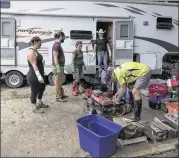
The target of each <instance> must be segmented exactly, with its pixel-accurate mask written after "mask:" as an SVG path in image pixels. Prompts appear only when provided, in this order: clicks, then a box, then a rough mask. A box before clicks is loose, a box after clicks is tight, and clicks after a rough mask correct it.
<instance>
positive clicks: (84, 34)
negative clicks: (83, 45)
mask: <svg viewBox="0 0 179 158" xmlns="http://www.w3.org/2000/svg"><path fill="white" fill-rule="evenodd" d="M70 38H71V39H92V31H80V30H71V31H70Z"/></svg>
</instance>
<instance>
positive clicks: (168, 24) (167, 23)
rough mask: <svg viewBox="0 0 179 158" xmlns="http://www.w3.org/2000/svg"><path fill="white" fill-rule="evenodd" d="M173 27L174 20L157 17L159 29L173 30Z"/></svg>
mask: <svg viewBox="0 0 179 158" xmlns="http://www.w3.org/2000/svg"><path fill="white" fill-rule="evenodd" d="M172 27H173V24H172V18H166V17H157V29H171V28H172Z"/></svg>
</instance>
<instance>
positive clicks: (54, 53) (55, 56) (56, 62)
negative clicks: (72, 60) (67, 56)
mask: <svg viewBox="0 0 179 158" xmlns="http://www.w3.org/2000/svg"><path fill="white" fill-rule="evenodd" d="M58 55H59V53H58V52H56V51H53V58H54V62H55V65H58V64H59V62H58Z"/></svg>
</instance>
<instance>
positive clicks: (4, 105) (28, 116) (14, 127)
mask: <svg viewBox="0 0 179 158" xmlns="http://www.w3.org/2000/svg"><path fill="white" fill-rule="evenodd" d="M71 86H72V85H71V84H66V85H64V86H63V87H64V90H65V92H66V94H68V95H69V98H68V102H66V103H56V102H55V94H54V88H53V87H52V86H47V87H46V90H45V93H44V97H43V101H44V102H45V103H47V104H48V105H49V106H50V108H49V109H46V111H45V113H44V114H34V113H32V107H31V104H30V100H29V96H30V89H29V87H23V88H19V89H9V88H1V157H86V156H87V155H88V153H86V152H85V151H83V150H82V149H81V148H80V146H79V141H78V129H77V125H76V120H77V119H78V118H80V117H81V116H83V104H84V102H85V101H84V100H83V99H82V96H78V97H75V96H72V94H71ZM147 110H149V111H147ZM151 114H154V115H156V116H157V115H159V114H161V112H156V111H153V110H151V109H148V107H144V108H143V114H142V117H143V118H148V119H149V120H150V121H151V120H152V119H153V116H152V115H151ZM176 142H177V140H176V139H174V140H170V141H169V142H168V141H165V142H162V143H160V144H156V145H152V144H149V143H145V144H140V145H137V146H136V145H134V146H128V147H125V148H121V147H118V150H117V152H116V154H115V155H114V156H117V157H130V156H133V157H135V156H140V155H141V154H143V153H145V154H149V153H152V152H157V151H158V149H161V148H162V151H163V152H165V150H171V149H172V148H173V146H174V144H176ZM156 146H157V147H158V148H157V147H156ZM136 150H137V152H136Z"/></svg>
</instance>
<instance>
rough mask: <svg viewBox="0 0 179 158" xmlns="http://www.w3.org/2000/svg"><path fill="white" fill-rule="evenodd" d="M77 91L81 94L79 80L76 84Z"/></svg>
mask: <svg viewBox="0 0 179 158" xmlns="http://www.w3.org/2000/svg"><path fill="white" fill-rule="evenodd" d="M75 91H76V93H77V94H80V90H79V82H77V84H76V90H75Z"/></svg>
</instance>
